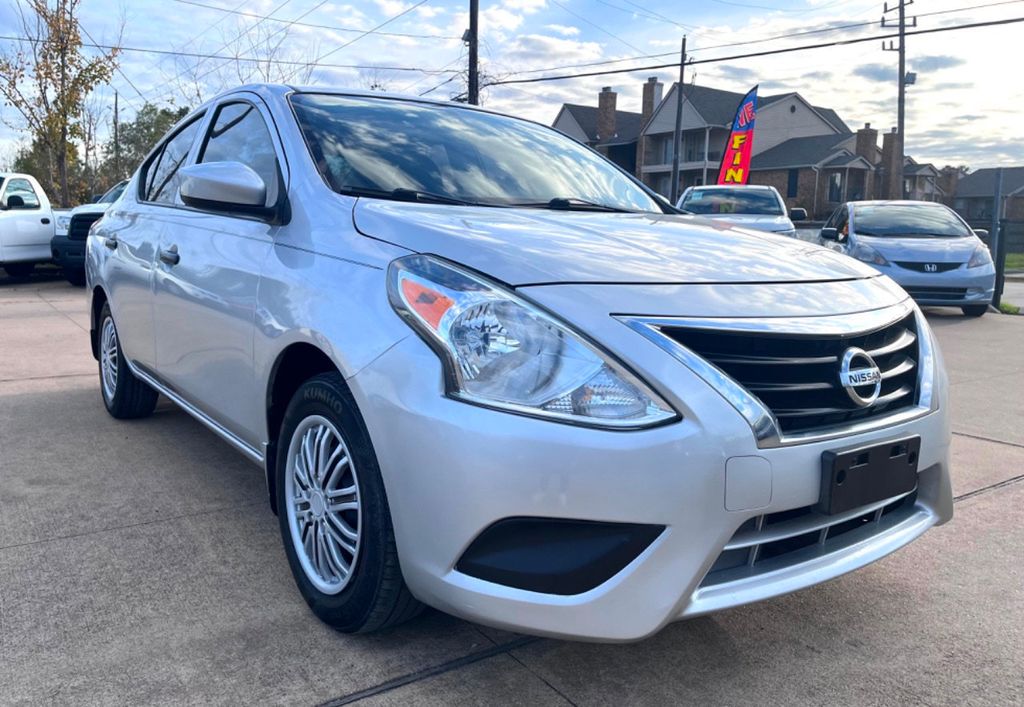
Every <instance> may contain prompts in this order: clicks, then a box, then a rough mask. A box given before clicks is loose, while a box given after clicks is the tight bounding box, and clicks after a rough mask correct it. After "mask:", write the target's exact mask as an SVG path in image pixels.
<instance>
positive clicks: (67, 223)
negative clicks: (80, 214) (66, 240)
mask: <svg viewBox="0 0 1024 707" xmlns="http://www.w3.org/2000/svg"><path fill="white" fill-rule="evenodd" d="M69 228H71V217H70V216H58V217H57V232H58V233H61V232H63V233H67V232H68V229H69Z"/></svg>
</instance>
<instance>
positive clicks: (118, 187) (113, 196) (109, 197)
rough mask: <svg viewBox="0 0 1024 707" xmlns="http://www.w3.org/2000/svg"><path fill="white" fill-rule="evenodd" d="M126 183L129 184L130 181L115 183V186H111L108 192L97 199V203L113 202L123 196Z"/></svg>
mask: <svg viewBox="0 0 1024 707" xmlns="http://www.w3.org/2000/svg"><path fill="white" fill-rule="evenodd" d="M126 184H128V182H121V183H120V184H115V185H114V186H113V187H111V189H110V191H108V192H107V193H106V194H104V195H103V196H101V197H100V198H99V199H98V200H97V201H96V203H97V204H113V203H114V202H115V201H117V200H118V198H119V197H120V196H121V192H123V191H124V187H125V185H126Z"/></svg>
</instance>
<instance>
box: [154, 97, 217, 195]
mask: <svg viewBox="0 0 1024 707" xmlns="http://www.w3.org/2000/svg"><path fill="white" fill-rule="evenodd" d="M201 118H202V116H201V115H199V116H196V118H195V119H194V120H193V121H192V122H191V123H189V124H188V125H186V126H185V127H184V128H182V129H181V130H179V131H178V133H177V134H176V135H175V136H174V137H172V138H171V139H170V140H168V141H167V142H166V143H165V144H164V146H163V148H162V149H161V150H160V152H159V153H158V154H157V155H156V156H154V157H153V159H152V160H150V162H149V164H148V165H147V167H146V175H145V185H146V188H145V195H144V197H143V199H144V200H145V201H155V202H156V203H158V204H174V203H176V202H177V198H178V187H179V186H181V177H180V175H179V170H180V169H181V167H182V165H184V164H185V160H186V159H187V158H188V153H189V151H190V150H191V149H192V143H193V142H195V139H196V134H197V133H198V132H199V123H200V122H201Z"/></svg>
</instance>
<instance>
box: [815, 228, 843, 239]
mask: <svg viewBox="0 0 1024 707" xmlns="http://www.w3.org/2000/svg"><path fill="white" fill-rule="evenodd" d="M819 235H820V236H821V237H822V238H824V239H825V240H826V241H838V240H839V230H838V229H835V228H823V229H821V233H820V234H819Z"/></svg>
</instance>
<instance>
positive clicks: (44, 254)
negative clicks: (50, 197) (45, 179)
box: [0, 177, 54, 263]
mask: <svg viewBox="0 0 1024 707" xmlns="http://www.w3.org/2000/svg"><path fill="white" fill-rule="evenodd" d="M41 191H42V190H41V189H37V188H36V186H35V185H33V184H32V182H30V181H29V180H28V179H25V178H24V177H11V178H9V179H7V180H6V181H5V182H4V184H3V192H2V196H0V199H2V200H0V204H2V205H3V206H4V209H3V210H2V211H0V240H2V241H3V252H2V254H0V258H2V259H3V260H5V261H7V262H10V263H15V262H20V261H32V260H49V259H50V239H51V238H53V233H54V230H53V221H52V218H53V215H52V214H51V213H50V207H49V203H48V202H47V200H46V197H45V196H44V195H42V194H41ZM12 202H13V203H12ZM19 202H20V203H19Z"/></svg>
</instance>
